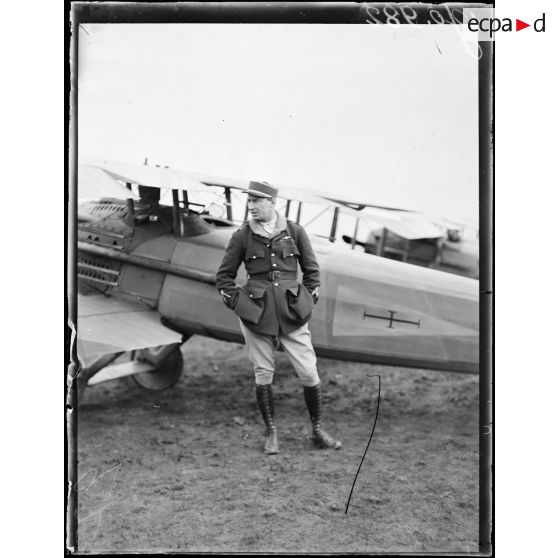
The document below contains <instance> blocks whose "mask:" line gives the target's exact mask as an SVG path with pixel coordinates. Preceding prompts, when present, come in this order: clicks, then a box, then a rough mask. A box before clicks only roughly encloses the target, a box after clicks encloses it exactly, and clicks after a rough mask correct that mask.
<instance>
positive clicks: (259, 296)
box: [234, 287, 265, 325]
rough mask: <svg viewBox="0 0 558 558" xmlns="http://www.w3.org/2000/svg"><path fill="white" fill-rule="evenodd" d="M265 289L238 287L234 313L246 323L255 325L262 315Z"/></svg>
mask: <svg viewBox="0 0 558 558" xmlns="http://www.w3.org/2000/svg"><path fill="white" fill-rule="evenodd" d="M264 302H265V289H262V288H260V287H250V288H245V287H240V288H239V289H238V300H237V301H236V304H235V306H234V313H235V314H236V315H237V316H238V317H239V318H242V319H243V320H245V321H247V322H248V323H251V324H254V325H256V324H257V323H258V322H259V321H260V319H261V317H262V314H263V311H264Z"/></svg>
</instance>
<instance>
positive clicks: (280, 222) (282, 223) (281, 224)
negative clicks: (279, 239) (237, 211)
mask: <svg viewBox="0 0 558 558" xmlns="http://www.w3.org/2000/svg"><path fill="white" fill-rule="evenodd" d="M276 215H277V222H276V223H275V229H274V230H273V232H272V233H271V234H269V233H268V232H267V231H266V230H265V229H264V228H263V227H262V226H261V225H260V224H259V223H258V222H257V221H256V220H255V219H250V220H249V221H248V224H249V225H250V228H251V229H252V232H253V233H255V234H259V235H260V236H265V237H266V238H273V237H274V236H275V235H277V234H279V233H280V232H282V231H284V230H286V229H287V219H286V217H285V216H284V215H281V214H279V213H277V212H276Z"/></svg>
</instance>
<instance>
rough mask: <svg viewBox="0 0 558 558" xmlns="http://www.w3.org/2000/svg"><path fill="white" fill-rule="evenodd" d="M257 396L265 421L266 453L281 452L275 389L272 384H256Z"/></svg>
mask: <svg viewBox="0 0 558 558" xmlns="http://www.w3.org/2000/svg"><path fill="white" fill-rule="evenodd" d="M256 397H257V399H258V405H259V407H260V411H261V413H262V417H263V419H264V422H265V427H266V431H265V436H266V438H265V446H264V453H267V454H274V453H279V443H278V441H277V427H276V426H275V420H274V419H275V409H274V406H273V391H272V388H271V384H268V385H263V386H262V385H256Z"/></svg>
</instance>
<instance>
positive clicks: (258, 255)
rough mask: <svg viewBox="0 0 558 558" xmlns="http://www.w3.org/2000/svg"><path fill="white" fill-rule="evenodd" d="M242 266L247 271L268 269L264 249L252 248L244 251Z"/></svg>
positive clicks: (259, 271) (255, 271) (254, 271)
mask: <svg viewBox="0 0 558 558" xmlns="http://www.w3.org/2000/svg"><path fill="white" fill-rule="evenodd" d="M244 267H246V271H247V272H248V273H262V272H264V271H269V269H268V268H269V264H268V262H266V258H265V251H264V250H263V248H252V249H251V250H248V251H247V252H246V259H245V260H244Z"/></svg>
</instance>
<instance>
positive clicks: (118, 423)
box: [78, 337, 479, 553]
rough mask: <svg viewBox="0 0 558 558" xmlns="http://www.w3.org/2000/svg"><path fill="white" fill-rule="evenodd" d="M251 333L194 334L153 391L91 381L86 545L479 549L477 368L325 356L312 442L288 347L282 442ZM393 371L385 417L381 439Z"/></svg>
mask: <svg viewBox="0 0 558 558" xmlns="http://www.w3.org/2000/svg"><path fill="white" fill-rule="evenodd" d="M244 350H245V349H244V346H242V345H236V344H233V343H222V342H218V341H214V340H211V339H207V338H201V337H194V338H192V339H190V341H188V343H186V344H185V345H184V347H183V353H184V361H185V368H184V375H183V377H182V379H181V380H180V382H179V383H178V384H177V385H176V386H175V387H174V388H171V389H170V390H168V391H164V392H159V393H156V394H153V393H150V392H146V391H144V390H143V389H142V388H140V387H138V386H136V385H135V383H134V382H133V380H132V379H131V378H123V379H120V380H115V381H112V382H107V383H104V384H99V385H96V386H92V387H89V388H87V391H86V393H85V395H84V398H83V400H82V403H81V406H80V408H79V423H78V425H79V426H78V459H79V469H78V478H79V481H78V489H79V495H78V498H79V500H78V548H79V552H83V553H103V552H105V553H110V552H120V553H122V552H136V551H149V552H165V551H167V552H192V553H194V552H252V553H255V552H276V553H277V552H297V553H298V552H300V553H330V552H336V553H339V552H341V553H344V552H362V553H375V552H391V553H402V552H409V553H418V552H444V553H445V552H476V551H477V550H478V546H477V542H476V541H477V533H478V490H479V481H478V377H477V376H468V375H459V374H450V373H445V372H434V371H427V370H407V369H403V368H396V367H388V366H372V365H366V364H354V363H345V362H341V361H336V360H325V359H323V360H319V363H318V364H319V370H320V375H321V379H322V383H323V387H324V394H325V397H324V411H325V412H324V425H325V426H326V428H327V429H328V430H329V431H330V432H331V433H332V434H334V435H335V436H336V437H339V438H340V439H341V440H342V441H343V444H344V448H343V449H342V450H340V451H333V450H329V451H324V450H318V449H314V448H313V447H312V444H311V442H310V440H309V439H308V436H309V434H310V428H309V420H308V415H307V411H306V408H305V405H304V398H303V394H302V388H301V387H300V385H299V383H298V380H297V378H296V376H295V375H294V372H293V371H292V369H291V367H290V365H289V363H288V361H287V359H286V356H285V355H284V354H281V353H280V354H278V358H277V373H276V377H275V408H276V418H277V423H278V428H279V434H280V449H281V452H280V453H279V454H278V455H275V456H266V455H264V454H263V453H262V445H263V432H264V427H263V422H262V419H261V416H260V414H259V410H258V408H257V404H256V399H255V393H254V387H253V379H252V374H251V371H250V367H249V364H248V361H247V359H246V356H245V352H244ZM374 374H380V375H381V382H382V383H381V385H382V391H381V401H380V411H379V416H378V422H377V425H376V430H375V433H374V437H373V439H372V443H371V445H370V449H369V450H368V453H367V455H366V458H365V460H364V464H363V466H362V469H361V471H360V474H359V476H358V480H357V482H356V486H355V489H354V492H353V495H352V498H351V502H350V506H349V510H348V513H347V514H345V506H346V504H347V499H348V497H349V493H350V490H351V486H352V483H353V480H354V477H355V474H356V471H357V469H358V466H359V463H360V460H361V458H362V455H363V453H364V450H365V448H366V444H367V443H368V440H369V437H370V433H371V430H372V425H373V422H374V415H375V410H376V402H377V390H378V378H375V377H371V376H373V375H374Z"/></svg>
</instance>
